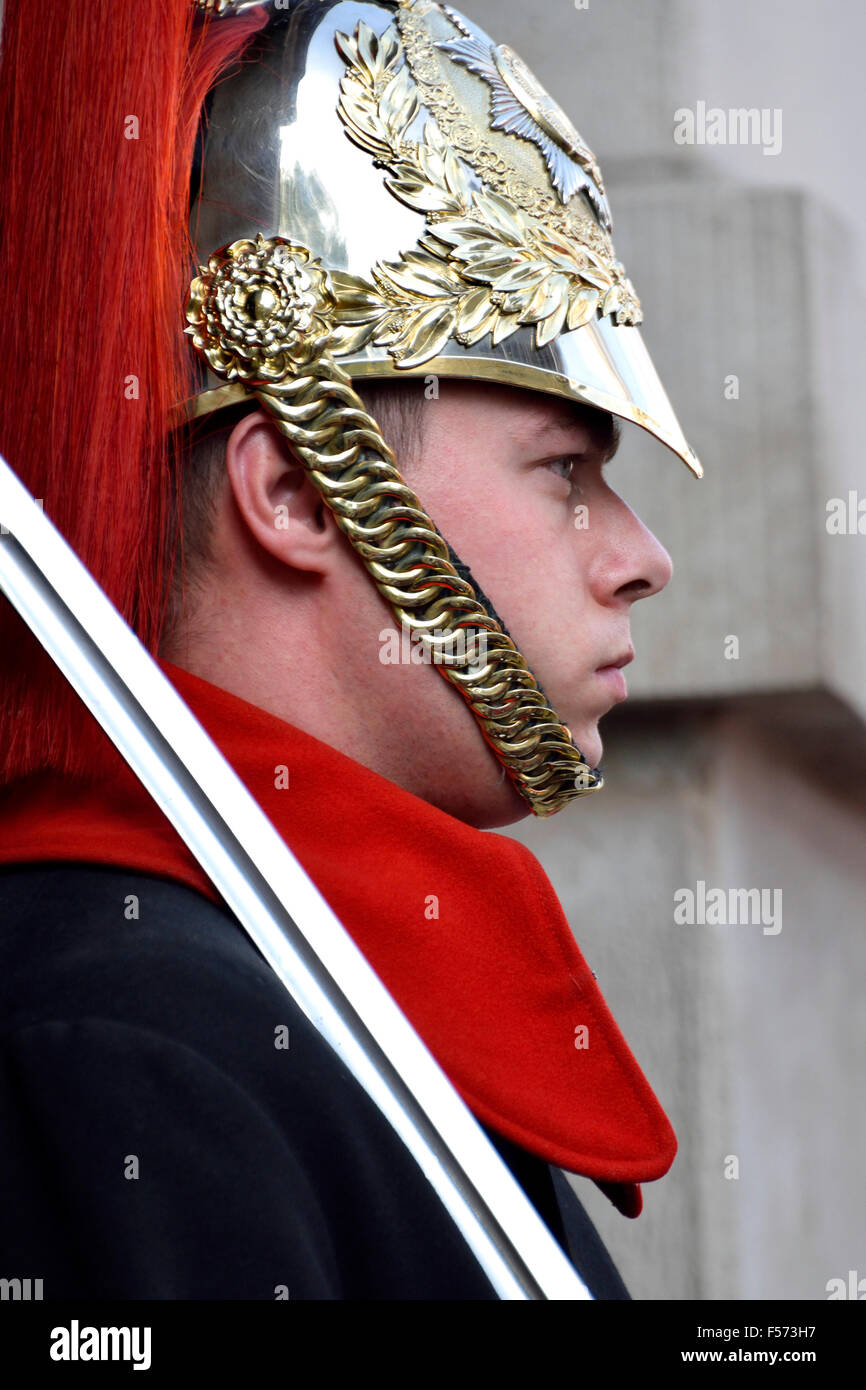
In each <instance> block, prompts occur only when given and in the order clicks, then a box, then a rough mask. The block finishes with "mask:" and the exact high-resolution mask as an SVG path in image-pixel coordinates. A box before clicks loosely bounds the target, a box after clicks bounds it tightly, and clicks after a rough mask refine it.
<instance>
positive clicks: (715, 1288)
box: [515, 705, 866, 1299]
mask: <svg viewBox="0 0 866 1390" xmlns="http://www.w3.org/2000/svg"><path fill="white" fill-rule="evenodd" d="M605 768H606V776H607V778H608V785H607V786H606V787H605V789H604V790H603V791H601V792H600V793H598V794H596V795H594V796H592V797H589V798H586V799H584V800H582V801H581V802H578V803H577V804H576V805H575V806H573V807H571V808H569V810H567V811H566V812H563V813H562V814H561V815H560V816H558V817H556V818H555V819H554V820H552V821H549V822H538V821H531V822H527V823H525V824H524V825H523V826H522V827H521V828H520V830H519V831H516V832H515V833H516V834H517V837H518V838H520V839H521V840H523V841H524V843H526V844H528V845H529V847H530V848H531V849H532V850H533V851H534V853H536V854H537V855H538V857H539V858H540V859H541V861H542V863H543V864H544V865H545V867H546V868H547V870H548V872H549V874H550V876H551V878H552V879H553V881H554V883H555V885H556V887H557V890H558V892H559V894H560V898H561V901H562V903H563V907H564V909H565V911H566V914H567V916H568V918H569V921H570V922H571V924H572V927H573V929H574V931H575V935H576V937H577V939H578V941H579V943H580V946H581V949H582V951H583V953H584V955H585V956H586V957H587V959H588V961H589V963H590V965H591V966H592V968H593V969H594V970H595V971H596V974H597V976H598V982H599V986H600V988H601V990H602V992H603V994H604V995H605V998H606V999H607V1002H608V1004H609V1005H610V1006H611V1008H612V1010H613V1013H614V1016H615V1017H616V1019H617V1021H618V1023H619V1025H620V1027H621V1029H622V1030H623V1032H624V1034H625V1036H626V1038H627V1040H628V1042H629V1044H630V1046H631V1047H632V1050H633V1051H634V1052H635V1055H636V1056H637V1058H638V1060H639V1062H640V1064H641V1066H642V1069H643V1070H644V1073H645V1075H646V1076H647V1078H648V1080H649V1081H650V1084H651V1085H652V1086H653V1089H654V1090H655V1092H656V1095H657V1096H658V1098H659V1100H660V1101H661V1103H662V1104H663V1106H664V1107H665V1109H666V1111H667V1113H668V1115H669V1116H670V1118H671V1122H672V1123H673V1125H674V1129H675V1130H676V1133H677V1137H678V1141H679V1151H678V1154H677V1157H676V1159H675V1161H674V1165H673V1167H672V1169H671V1171H670V1172H669V1173H668V1175H667V1176H666V1177H665V1178H663V1179H661V1180H660V1181H658V1182H656V1183H652V1184H647V1185H645V1187H644V1211H643V1214H642V1215H641V1216H640V1218H638V1220H636V1221H629V1220H627V1219H626V1218H624V1217H622V1216H621V1215H620V1214H619V1213H618V1212H617V1211H616V1210H615V1209H614V1208H613V1207H612V1206H611V1204H610V1203H609V1202H608V1200H607V1199H606V1198H605V1197H604V1196H602V1194H601V1193H600V1192H599V1191H598V1189H596V1188H595V1186H594V1184H592V1183H591V1182H589V1181H587V1180H586V1179H577V1180H575V1186H576V1188H577V1191H578V1192H579V1194H580V1195H581V1198H582V1200H583V1201H584V1202H585V1204H586V1206H587V1209H588V1210H589V1211H590V1213H591V1215H592V1217H593V1219H594V1220H595V1222H596V1224H597V1225H598V1227H599V1229H600V1230H601V1232H602V1234H603V1236H604V1238H605V1240H606V1241H607V1243H608V1246H609V1249H610V1250H611V1252H612V1253H613V1255H614V1257H615V1259H616V1261H617V1263H618V1265H619V1268H620V1270H621V1272H622V1274H623V1277H624V1278H625V1280H626V1283H627V1285H628V1287H629V1289H630V1291H631V1292H632V1294H633V1296H635V1297H641V1298H665V1299H687V1298H697V1299H717V1298H721V1299H739V1298H799V1299H820V1298H823V1297H826V1284H827V1281H828V1280H829V1279H831V1278H835V1277H842V1278H846V1277H847V1272H848V1270H849V1269H859V1270H860V1271H861V1274H862V1273H863V1269H864V1253H866V1240H864V1236H866V1190H864V1186H863V1182H862V1169H863V1155H864V1151H866V1148H864V1146H866V1109H864V1106H863V1104H862V1080H861V1070H860V1068H861V1060H862V1039H863V1036H864V1027H866V952H864V945H863V907H862V900H863V843H864V834H866V803H863V802H862V800H861V801H860V803H859V804H858V801H857V800H856V799H849V798H847V797H841V796H839V795H838V790H837V785H836V783H835V781H834V780H833V779H828V782H827V784H826V785H816V784H815V782H814V780H813V779H812V778H811V776H810V772H809V768H808V765H804V763H803V760H802V757H801V752H800V739H799V737H798V734H797V732H796V731H795V730H787V731H783V732H779V729H778V725H777V723H776V721H775V719H774V714H773V708H772V705H767V706H766V707H765V709H764V710H763V711H762V712H760V713H758V712H755V711H751V712H749V711H744V710H741V709H738V708H736V706H731V707H730V708H727V707H718V708H715V709H713V710H706V711H703V712H700V713H697V712H694V711H688V710H685V709H683V710H678V709H675V708H671V707H666V708H664V709H647V710H644V711H642V712H641V711H632V712H631V713H630V714H625V712H623V714H622V715H621V716H620V717H619V718H618V723H617V727H616V729H615V732H614V735H613V736H612V738H611V742H610V753H609V756H608V758H607V759H606V763H605ZM700 879H702V880H703V881H704V883H705V884H706V885H707V887H708V888H709V887H720V888H723V889H724V890H725V891H726V892H727V891H728V890H729V889H731V888H744V889H749V888H760V889H767V890H773V891H774V892H778V893H779V894H780V895H781V897H780V898H779V899H771V898H769V897H768V898H767V900H766V901H767V905H768V906H769V905H771V904H772V905H774V906H778V907H780V913H779V915H778V916H777V917H776V921H775V923H771V922H770V920H769V917H767V918H765V919H763V921H754V920H749V921H745V922H744V921H739V922H733V923H728V924H717V925H706V924H703V925H702V924H700V923H695V924H691V925H686V924H682V925H681V924H677V923H676V922H675V920H674V904H675V899H674V893H675V891H676V890H677V889H678V888H683V887H691V888H692V889H695V886H696V884H697V882H698V880H700ZM588 904H589V906H588ZM779 923H780V924H781V925H780V927H779V930H778V931H775V930H774V928H775V926H776V925H779ZM765 927H766V930H765ZM732 1157H733V1158H736V1160H737V1162H738V1165H739V1172H738V1176H737V1177H732V1176H730V1175H729V1174H730V1173H731V1172H732V1171H733V1165H732V1164H731V1163H730V1159H731V1158H732Z"/></svg>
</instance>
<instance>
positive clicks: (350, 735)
mask: <svg viewBox="0 0 866 1390" xmlns="http://www.w3.org/2000/svg"><path fill="white" fill-rule="evenodd" d="M615 445H616V435H615V431H614V427H613V422H612V419H611V417H610V416H608V415H605V414H604V413H602V412H599V411H596V410H593V409H591V408H589V407H583V406H576V405H575V404H574V403H572V402H569V401H567V400H564V399H561V398H558V397H555V396H550V395H545V394H541V393H537V392H530V391H525V390H522V389H517V388H511V387H505V386H499V385H492V384H481V383H476V382H458V381H442V380H440V382H439V396H438V398H437V399H435V400H430V401H425V402H424V405H423V423H422V431H421V441H420V445H419V447H418V448H417V449H416V450H415V451H413V454H412V457H410V458H409V459H407V460H401V459H398V464H399V465H400V467H401V471H402V473H403V476H404V478H405V480H406V482H407V484H408V485H409V486H410V487H411V488H412V489H413V491H415V492H416V493H417V495H418V497H419V498H420V500H421V502H422V504H423V506H424V508H425V509H426V511H427V512H428V513H429V514H430V516H431V517H432V518H433V521H434V522H435V524H436V525H437V527H438V529H439V530H440V532H441V533H442V535H444V536H445V538H446V539H447V540H448V542H449V543H450V545H451V546H452V548H453V549H454V550H455V551H456V553H457V555H458V556H459V557H460V559H461V560H462V561H464V563H465V564H467V565H468V566H469V568H470V570H471V572H472V575H473V577H474V579H475V580H476V581H477V583H478V584H479V585H480V587H481V588H482V589H483V591H484V592H485V594H486V595H487V596H488V598H489V599H490V601H491V602H492V604H493V606H494V608H495V609H496V611H497V613H498V614H499V616H500V618H501V619H502V621H503V623H504V624H505V626H506V628H507V629H508V631H509V633H510V635H511V637H512V639H513V640H514V642H515V644H516V645H517V647H518V649H519V650H520V651H521V652H522V653H523V655H524V657H525V658H526V660H527V662H528V664H529V667H530V669H531V670H532V672H533V673H534V675H535V676H536V678H537V680H538V682H539V684H540V685H541V687H542V689H543V691H544V693H545V695H546V697H547V699H548V701H549V703H550V704H551V706H552V708H553V709H554V710H555V711H556V713H557V714H558V715H559V717H560V718H561V719H562V720H563V721H564V722H565V723H566V724H567V725H568V726H569V728H570V730H571V732H572V735H573V738H574V741H575V743H576V744H577V746H578V747H579V748H580V749H581V751H582V753H583V755H584V757H585V759H586V760H587V762H588V763H589V764H590V766H596V765H597V764H598V763H599V762H600V760H601V756H602V741H601V736H600V733H599V721H600V720H601V719H602V718H603V716H604V715H605V714H607V713H608V712H609V711H610V710H611V709H612V708H613V706H614V705H616V704H617V703H619V702H620V701H622V700H623V699H625V698H626V682H625V675H624V670H623V668H624V667H625V666H626V665H627V664H628V662H629V661H631V659H632V657H633V655H634V651H633V647H632V642H631V635H630V614H631V606H632V604H633V603H634V602H635V600H636V599H641V598H648V597H650V596H651V595H652V594H657V593H658V592H659V591H660V590H661V589H663V588H664V587H665V585H666V584H667V583H668V581H669V579H670V577H671V573H672V566H671V560H670V557H669V555H668V553H667V551H666V550H665V549H664V548H663V546H662V545H661V544H660V543H659V541H658V540H657V539H656V538H655V537H654V536H653V535H652V533H651V532H650V531H649V530H648V529H647V528H646V527H645V526H644V525H643V524H642V522H641V521H640V520H639V519H638V518H637V517H636V516H635V514H634V513H633V512H632V511H631V510H630V508H629V507H628V506H627V505H626V504H625V502H624V501H622V499H621V498H620V497H619V496H617V494H616V493H615V492H614V491H613V490H612V488H611V487H610V486H609V483H608V480H607V478H606V476H605V464H606V463H607V461H608V459H609V456H610V454H611V453H612V452H613V449H614V448H615ZM226 479H227V485H226V487H225V489H224V495H223V497H222V498H221V501H220V505H219V507H218V510H217V514H216V519H215V523H214V524H215V528H216V529H215V537H214V539H215V547H214V549H215V554H216V555H217V557H218V563H217V564H216V565H215V567H214V571H213V577H212V581H211V582H209V584H208V586H207V588H206V590H204V594H205V597H204V598H203V600H202V603H203V608H202V611H201V612H200V613H199V615H198V621H197V623H196V624H195V627H194V630H195V631H196V632H197V633H198V634H199V636H198V640H197V643H196V644H195V646H194V648H190V649H189V651H188V659H187V661H186V662H185V663H184V662H183V661H182V662H181V664H187V665H188V666H189V668H190V669H192V670H196V671H197V673H198V674H200V675H202V676H204V677H205V678H206V679H212V680H214V681H215V682H216V683H218V684H222V685H223V686H224V688H227V689H231V690H233V692H234V693H236V694H239V695H241V696H242V697H243V698H246V699H248V700H250V701H251V702H252V703H255V704H259V705H260V706H262V707H263V708H266V709H269V710H270V711H271V712H273V713H276V714H278V715H280V716H281V717H282V718H284V719H286V720H287V721H288V722H289V723H293V724H295V725H297V726H298V727H301V728H304V729H306V731H307V732H309V733H312V734H314V735H315V736H316V737H318V738H321V739H323V740H324V741H325V742H328V743H331V744H332V746H335V747H337V748H339V749H340V751H342V752H345V753H347V754H348V755H349V756H350V757H353V758H355V759H356V760H357V761H359V762H362V763H364V764H365V765H366V766H369V767H371V768H373V769H374V770H376V771H377V772H380V773H381V774H382V775H383V776H385V777H388V778H390V779H391V780H392V781H395V782H397V783H398V784H400V785H401V786H404V787H406V788H407V789H408V790H410V791H412V792H414V793H415V794H417V795H419V796H422V797H424V798H425V799H426V800H428V801H431V802H433V804H435V805H438V806H440V807H441V808H442V809H443V810H446V811H448V812H449V813H450V814H452V815H456V816H459V817H460V818H462V819H464V820H466V821H468V822H469V823H471V824H475V825H479V826H496V825H504V824H508V823H511V822H513V821H515V820H518V819H520V818H522V817H523V816H525V815H528V814H529V808H528V805H527V803H526V802H525V801H524V800H523V798H522V797H520V795H519V794H518V793H517V791H516V789H515V788H514V787H513V786H512V785H511V783H510V781H509V779H508V778H507V777H505V776H504V775H503V770H502V768H501V766H500V764H499V763H498V761H497V760H496V758H495V756H494V754H493V753H492V751H491V750H490V748H489V747H488V745H487V744H486V742H485V741H484V738H483V736H482V733H481V730H480V728H479V726H478V724H477V722H476V720H475V718H474V716H473V715H472V713H471V711H470V709H469V707H468V705H467V704H466V701H465V700H464V698H463V697H462V695H461V694H460V693H459V691H458V690H457V689H456V688H455V687H454V686H453V685H452V684H451V683H450V682H449V681H447V680H446V679H444V678H443V675H442V673H441V670H440V669H437V666H436V665H435V663H430V662H418V661H411V660H409V661H397V662H393V661H383V659H382V652H383V635H384V634H387V633H388V632H389V631H391V632H394V631H395V630H396V619H395V618H394V615H393V612H392V610H391V608H390V606H389V605H388V604H387V603H386V601H385V599H384V598H383V597H382V596H381V595H380V594H379V593H378V592H377V590H376V588H375V586H374V585H373V583H372V582H371V580H370V578H369V576H368V574H367V572H366V570H365V568H364V566H363V564H362V562H361V560H360V559H359V557H358V556H357V555H356V554H355V552H354V550H353V549H352V547H351V546H350V545H349V543H348V542H347V540H346V538H345V537H344V536H343V534H342V532H341V531H340V530H339V528H338V527H337V524H336V521H335V520H334V517H333V515H332V513H331V512H330V510H329V509H328V508H327V506H326V505H325V504H324V502H323V500H322V498H321V496H320V494H319V493H318V491H317V489H316V488H315V487H314V485H313V484H312V483H311V482H310V480H309V478H308V477H307V476H306V474H305V472H304V470H303V467H302V466H301V465H300V463H299V462H298V460H297V459H295V458H294V456H293V455H292V454H291V453H290V451H289V450H288V449H287V448H286V445H285V444H284V442H283V441H282V439H281V438H280V437H279V435H278V434H277V433H276V431H275V429H274V427H273V425H272V424H270V423H269V422H268V421H267V420H266V417H264V416H263V415H262V414H260V413H258V412H255V413H253V414H251V415H249V416H247V417H245V418H244V419H243V420H242V421H241V422H240V424H239V425H238V426H237V427H236V428H235V429H234V431H233V433H232V435H231V436H230V439H229V442H228V445H227V448H226ZM277 513H279V514H280V516H281V523H280V524H279V525H275V523H274V517H275V515H276V514H277Z"/></svg>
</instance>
